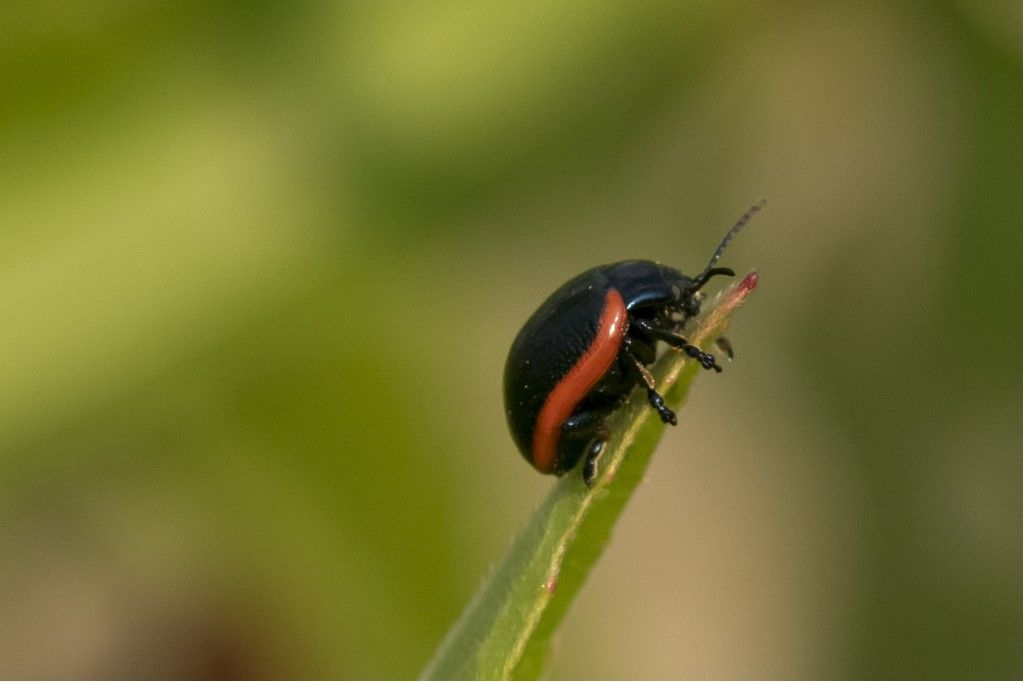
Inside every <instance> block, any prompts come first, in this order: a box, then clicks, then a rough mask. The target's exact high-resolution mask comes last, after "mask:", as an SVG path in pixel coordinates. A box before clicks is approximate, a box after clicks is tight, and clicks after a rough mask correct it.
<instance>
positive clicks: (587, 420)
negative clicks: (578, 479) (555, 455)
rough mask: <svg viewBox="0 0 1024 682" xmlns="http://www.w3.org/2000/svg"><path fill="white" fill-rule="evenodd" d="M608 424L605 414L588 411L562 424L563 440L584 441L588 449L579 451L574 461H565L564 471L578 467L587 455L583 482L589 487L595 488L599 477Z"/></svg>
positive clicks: (575, 415) (563, 463)
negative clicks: (595, 482)
mask: <svg viewBox="0 0 1024 682" xmlns="http://www.w3.org/2000/svg"><path fill="white" fill-rule="evenodd" d="M609 435H610V433H609V431H608V424H607V422H605V414H604V413H603V412H596V411H593V412H591V411H588V412H579V413H577V414H574V415H573V416H571V417H569V418H568V419H566V420H565V422H564V423H563V424H562V438H563V439H566V440H572V441H584V442H586V447H585V448H584V450H583V451H582V452H580V451H577V452H578V453H579V454H577V455H576V456H575V457H573V458H572V461H563V462H562V463H561V464H562V465H563V467H562V471H563V472H564V471H568V470H569V469H572V468H573V467H574V466H576V462H578V461H579V458H580V456H581V455H585V459H584V461H583V482H584V483H586V484H587V487H588V488H590V487H593V485H594V479H595V478H596V477H597V461H598V459H600V457H601V453H602V452H604V444H605V443H606V442H607V441H608V436H609Z"/></svg>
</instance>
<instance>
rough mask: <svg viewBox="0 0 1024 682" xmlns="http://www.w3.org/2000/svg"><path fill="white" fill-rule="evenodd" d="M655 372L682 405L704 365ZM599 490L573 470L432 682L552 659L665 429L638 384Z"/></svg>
mask: <svg viewBox="0 0 1024 682" xmlns="http://www.w3.org/2000/svg"><path fill="white" fill-rule="evenodd" d="M757 281H758V276H757V273H756V272H751V273H750V274H748V275H747V276H746V277H745V278H744V279H743V280H742V281H741V282H740V283H738V284H737V285H736V286H734V287H732V288H731V289H728V290H727V291H726V292H724V293H723V294H720V295H719V296H718V297H717V298H716V299H715V300H714V301H713V302H711V303H710V304H706V305H705V310H706V313H705V314H704V315H702V317H701V318H700V319H699V320H698V322H697V326H696V329H695V331H694V332H693V333H691V334H690V335H689V336H688V338H689V339H690V341H691V342H692V343H695V344H697V345H699V346H701V347H705V346H707V345H708V344H709V343H710V342H712V341H713V340H714V339H715V338H717V337H718V336H719V335H721V334H722V333H723V332H724V330H725V328H726V325H727V323H728V319H729V317H730V315H732V313H733V312H735V310H736V309H737V308H738V307H739V306H740V305H742V304H743V303H744V301H746V299H747V298H748V297H749V296H750V294H751V292H753V290H754V288H755V287H756V286H757ZM653 374H654V376H655V379H656V380H657V382H658V386H659V389H660V392H661V393H662V394H663V395H664V396H665V399H666V402H667V403H668V405H669V406H670V407H672V408H673V409H678V408H679V406H680V405H682V403H683V401H684V399H685V398H686V394H687V392H688V391H689V388H690V385H691V384H692V382H693V379H694V378H695V377H696V376H697V374H698V365H697V364H696V363H695V362H693V361H688V360H687V358H686V357H685V355H683V354H682V353H671V352H670V353H665V354H664V355H663V356H662V357H661V358H660V359H659V360H658V362H657V363H656V364H655V366H654V368H653ZM612 426H613V434H614V435H613V436H612V438H611V439H610V440H609V441H608V444H607V445H606V446H605V452H604V455H603V456H602V458H601V467H600V470H599V472H598V477H597V480H596V481H595V482H594V487H593V488H591V489H587V487H586V486H585V485H584V484H583V481H582V480H581V478H580V476H579V475H578V472H572V473H571V474H568V475H566V476H563V477H562V478H561V479H559V481H558V482H557V483H556V484H555V486H554V488H553V489H552V491H551V493H550V494H549V495H548V497H547V498H546V499H545V500H544V502H543V503H542V504H541V505H540V507H539V508H538V509H537V510H536V511H535V512H534V514H533V517H532V518H531V519H530V522H529V523H528V524H527V526H526V528H524V529H523V531H522V532H521V533H520V535H519V536H518V537H517V538H516V540H515V542H514V543H513V544H512V546H511V547H510V548H509V550H508V552H507V553H506V555H505V558H504V560H503V561H502V563H501V565H499V566H498V568H497V570H495V571H494V573H493V574H492V575H491V576H490V578H489V579H488V580H487V581H486V582H485V583H484V584H483V585H482V586H481V588H480V589H479V590H478V591H477V593H476V595H475V596H474V598H473V600H472V601H471V602H470V604H469V606H468V607H467V608H466V610H465V612H463V614H462V616H461V617H460V618H459V620H458V621H456V623H455V625H453V626H452V629H451V630H450V631H449V632H448V635H447V636H446V637H445V639H444V641H443V642H442V643H441V646H440V647H439V649H438V651H437V653H436V654H435V655H434V659H433V660H432V661H431V662H430V663H429V664H428V665H427V667H426V669H425V670H424V671H423V678H424V679H455V680H464V679H531V678H536V677H538V676H539V675H540V673H541V671H542V669H543V667H544V665H545V664H546V662H547V658H548V651H549V649H550V645H551V637H552V635H553V634H554V631H555V629H556V628H557V626H558V624H559V623H560V622H561V621H562V617H563V616H564V615H565V613H566V611H567V610H568V608H569V606H570V605H571V604H572V601H573V598H574V597H575V596H576V594H577V593H578V592H579V589H580V587H581V586H582V585H583V582H584V580H585V579H586V577H587V575H588V573H589V572H590V569H591V568H592V567H593V566H594V564H595V563H596V562H597V559H598V557H599V556H600V555H601V552H602V551H603V550H604V548H605V546H606V545H607V544H608V539H609V537H610V536H611V531H612V528H613V526H614V525H615V521H616V520H617V519H618V517H619V515H620V514H621V513H622V510H623V508H625V506H626V502H627V501H628V500H629V498H630V496H631V495H632V494H633V491H634V490H635V489H636V487H637V485H639V483H640V481H641V479H642V478H643V475H644V472H645V471H646V469H647V465H648V463H649V462H650V459H651V455H652V454H653V452H654V448H655V446H656V445H657V444H658V441H659V440H660V438H661V434H662V432H663V431H664V425H663V424H662V423H661V420H660V419H659V418H658V416H657V413H656V412H655V411H654V410H652V409H650V406H649V404H648V402H647V400H646V394H644V393H643V392H641V391H634V394H633V396H632V397H631V399H630V400H629V401H628V402H627V403H626V405H625V406H624V407H623V408H622V409H621V410H620V411H619V412H618V413H617V414H616V416H615V419H614V421H613V424H612Z"/></svg>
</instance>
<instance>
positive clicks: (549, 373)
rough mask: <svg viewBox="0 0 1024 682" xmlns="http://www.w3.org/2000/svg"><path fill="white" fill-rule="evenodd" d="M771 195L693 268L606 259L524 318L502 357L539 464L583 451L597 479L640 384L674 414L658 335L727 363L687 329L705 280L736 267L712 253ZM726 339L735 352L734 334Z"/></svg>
mask: <svg viewBox="0 0 1024 682" xmlns="http://www.w3.org/2000/svg"><path fill="white" fill-rule="evenodd" d="M764 203H765V202H764V200H763V199H762V200H761V201H760V202H758V203H757V204H755V205H754V206H753V207H751V209H750V210H749V211H747V212H746V213H745V214H744V215H743V217H742V218H740V219H739V220H738V221H737V222H736V224H735V225H734V226H733V227H732V229H731V230H729V232H728V233H726V235H725V238H724V239H722V243H721V244H720V245H719V246H718V249H716V250H715V253H714V255H713V256H711V260H710V261H709V262H708V264H707V267H705V268H704V271H703V272H701V273H700V274H699V275H697V276H696V277H690V276H688V275H684V274H683V273H681V272H679V271H678V270H675V269H674V268H670V267H667V266H664V265H659V264H658V263H655V262H653V261H647V260H627V261H620V262H618V263H612V264H610V265H600V266H598V267H595V268H591V269H590V270H587V271H586V272H584V273H582V274H580V275H578V276H576V277H574V278H572V279H571V280H569V281H568V282H566V283H565V284H564V285H563V286H562V287H560V288H559V289H558V290H557V291H555V293H553V294H551V296H549V297H548V299H547V300H546V301H544V303H543V304H542V305H541V306H540V308H538V309H537V312H535V313H534V314H533V315H532V316H531V317H530V319H529V320H527V321H526V324H525V325H523V328H522V329H521V330H520V331H519V334H518V335H517V336H516V339H515V341H513V343H512V348H511V349H510V350H509V353H508V361H507V362H506V363H505V416H506V418H507V419H508V425H509V430H511V432H512V438H513V439H514V440H515V443H516V446H517V447H518V448H519V451H520V452H521V453H522V454H523V457H525V458H526V460H527V461H528V462H529V463H530V464H532V465H533V466H534V467H535V468H536V469H537V470H538V471H540V472H542V473H546V474H555V475H556V476H561V475H562V474H564V473H565V472H566V471H569V470H570V469H572V468H573V467H574V466H576V463H577V462H578V461H579V459H580V457H581V456H582V455H583V454H584V452H585V453H586V461H585V463H584V466H583V480H584V482H585V483H586V484H587V485H588V486H590V485H592V484H593V481H594V476H595V474H596V472H597V459H598V457H599V456H600V455H601V451H602V450H603V449H604V444H605V442H606V441H607V440H608V436H609V431H608V425H607V422H606V417H607V416H608V415H609V414H610V413H611V412H613V411H614V410H615V409H616V408H617V407H618V406H619V405H621V404H622V403H623V402H624V401H625V400H626V398H627V397H628V396H629V393H630V391H632V390H633V387H634V386H636V385H637V384H641V385H643V386H644V387H645V388H646V389H647V398H648V400H649V401H650V403H651V406H652V407H653V408H654V409H655V410H657V411H658V415H659V416H660V417H661V420H662V421H663V422H665V423H668V424H673V425H674V424H675V423H676V415H675V413H674V412H673V411H672V410H670V409H669V408H668V407H667V406H666V405H665V400H664V398H662V397H661V395H659V394H658V392H657V390H656V388H655V385H654V379H653V377H652V376H651V373H650V371H648V369H647V367H648V366H649V365H651V364H652V363H653V362H654V360H655V356H656V346H657V342H658V341H664V342H665V343H667V344H668V345H669V346H670V347H672V348H675V349H677V350H680V351H682V352H684V353H686V354H687V355H688V356H690V357H691V358H693V359H695V360H697V362H699V363H700V365H701V366H702V367H703V368H704V369H713V370H715V371H716V372H721V371H722V368H721V367H720V366H719V365H718V363H717V362H716V360H715V358H714V356H712V355H710V354H708V353H705V352H704V351H702V350H701V349H700V348H698V347H696V346H694V345H693V344H691V343H690V342H688V341H687V340H686V339H685V338H684V337H683V336H682V335H681V334H680V331H681V330H682V329H683V327H684V326H685V324H686V323H687V321H689V320H690V319H691V318H693V317H694V316H696V315H697V314H698V313H699V312H700V305H701V302H702V300H703V294H702V293H701V292H700V289H701V287H703V286H704V285H705V284H707V282H708V280H709V279H711V278H712V277H715V276H716V275H728V276H730V277H732V276H734V275H735V274H736V273H734V272H733V271H732V270H730V269H729V268H721V267H715V263H717V262H718V259H719V258H721V256H722V252H723V251H725V247H726V246H727V245H728V244H729V242H730V241H731V240H732V238H733V237H735V236H736V235H737V234H738V233H739V231H740V230H741V229H742V228H743V226H744V225H745V224H746V223H747V221H748V220H749V219H750V217H751V216H753V215H754V214H755V213H756V212H757V211H758V210H760V209H761V207H762V206H764ZM721 347H722V348H723V349H724V350H725V351H726V353H727V354H728V355H729V357H732V349H731V348H730V347H729V346H728V342H725V341H724V340H723V343H722V344H721Z"/></svg>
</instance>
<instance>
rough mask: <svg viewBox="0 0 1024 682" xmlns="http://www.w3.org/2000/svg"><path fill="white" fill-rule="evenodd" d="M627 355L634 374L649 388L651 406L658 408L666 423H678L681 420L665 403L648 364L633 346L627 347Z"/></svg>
mask: <svg viewBox="0 0 1024 682" xmlns="http://www.w3.org/2000/svg"><path fill="white" fill-rule="evenodd" d="M626 356H627V357H628V358H629V359H630V361H631V369H632V370H633V372H634V374H636V376H637V378H638V379H640V383H642V384H643V385H644V386H645V387H646V388H647V401H648V402H649V403H650V404H651V407H653V408H654V409H655V410H657V412H658V416H659V417H661V421H663V422H665V423H666V424H671V425H672V426H675V425H676V424H678V423H679V422H678V421H677V420H676V413H675V412H673V411H672V410H671V409H670V408H669V407H668V405H666V404H665V398H664V397H662V395H661V394H660V393H658V387H657V385H656V384H655V382H654V376H653V375H652V374H651V372H650V370H648V369H647V366H646V365H644V363H643V362H641V361H640V359H639V358H638V357H636V355H634V354H633V350H632V349H631V348H626Z"/></svg>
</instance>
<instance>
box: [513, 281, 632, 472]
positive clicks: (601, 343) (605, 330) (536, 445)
mask: <svg viewBox="0 0 1024 682" xmlns="http://www.w3.org/2000/svg"><path fill="white" fill-rule="evenodd" d="M626 322H627V318H626V304H625V303H624V302H623V300H622V294H620V293H619V292H618V290H617V289H609V290H608V293H607V295H606V296H605V299H604V309H602V310H601V319H600V320H599V321H598V323H597V336H595V337H594V340H593V341H592V342H591V343H590V347H589V348H587V350H586V352H584V353H583V355H582V356H580V359H579V360H577V361H576V364H575V365H573V366H572V369H570V370H569V371H568V372H567V373H566V375H565V376H564V377H562V379H561V381H559V382H558V383H557V384H556V385H555V387H554V389H552V391H551V393H549V394H548V397H547V400H545V401H544V406H543V407H542V408H541V410H540V414H538V415H537V423H536V425H535V426H534V427H533V447H532V448H531V450H532V452H533V466H535V467H536V468H537V469H538V470H539V471H542V472H544V473H550V472H551V471H552V470H553V469H554V468H555V457H556V455H557V454H558V443H559V441H560V440H561V437H562V424H564V423H565V420H566V419H568V418H569V417H571V416H572V413H573V411H574V410H575V409H576V406H577V405H579V404H580V401H582V400H583V398H584V397H585V396H586V395H587V393H589V392H590V389H592V388H594V386H596V385H597V382H598V381H600V380H601V377H603V376H604V375H605V374H606V373H607V372H608V369H609V368H610V367H611V366H612V363H613V362H615V358H616V357H617V356H618V355H619V348H621V347H622V337H623V336H624V335H625V333H626Z"/></svg>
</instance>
